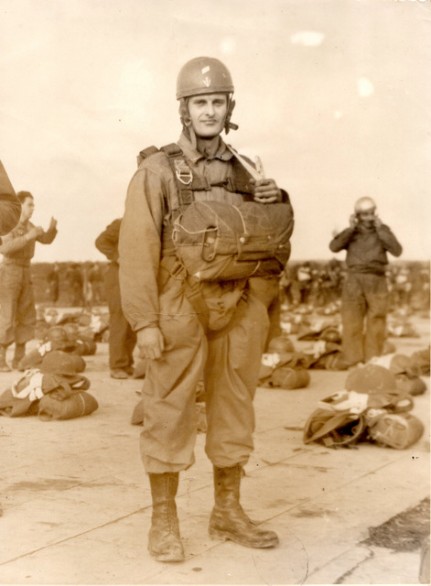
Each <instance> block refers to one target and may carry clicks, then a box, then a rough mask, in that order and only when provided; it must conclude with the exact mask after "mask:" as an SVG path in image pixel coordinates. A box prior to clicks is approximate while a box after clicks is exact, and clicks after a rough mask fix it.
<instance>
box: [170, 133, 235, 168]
mask: <svg viewBox="0 0 431 586" xmlns="http://www.w3.org/2000/svg"><path fill="white" fill-rule="evenodd" d="M178 146H179V147H180V148H181V150H182V151H183V153H184V156H185V157H186V159H188V160H189V161H190V162H191V163H193V164H196V163H197V162H198V161H201V160H203V159H206V158H207V157H206V156H205V155H203V154H202V153H200V152H199V151H197V150H196V149H195V148H194V147H193V145H192V143H191V142H190V140H189V139H188V138H187V136H186V135H185V134H184V132H182V133H181V136H180V138H179V140H178ZM232 157H233V153H232V152H231V151H230V150H229V149H228V148H227V146H226V145H225V143H224V142H223V140H222V138H221V137H219V147H218V149H217V151H216V153H215V155H214V157H212V158H214V159H219V160H221V161H230V160H231V159H232Z"/></svg>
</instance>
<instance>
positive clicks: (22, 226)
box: [0, 191, 57, 372]
mask: <svg viewBox="0 0 431 586" xmlns="http://www.w3.org/2000/svg"><path fill="white" fill-rule="evenodd" d="M17 197H18V199H19V201H20V202H21V217H20V221H19V223H18V225H17V227H16V228H15V229H14V230H12V232H10V233H9V234H7V235H6V236H5V237H4V238H3V243H2V245H1V246H0V253H1V254H3V263H2V265H1V267H0V271H1V278H0V371H2V372H5V371H6V372H7V371H9V370H10V368H9V366H8V365H7V363H6V350H7V347H8V346H9V345H10V344H12V342H15V355H14V358H13V361H12V367H13V368H17V367H18V363H19V361H20V360H21V358H22V357H23V356H24V354H25V345H26V342H28V341H29V340H31V339H32V338H33V337H34V328H35V324H36V309H35V305H34V296H33V285H32V281H31V269H30V261H31V259H32V258H33V256H34V250H35V243H36V242H41V243H42V244H51V242H52V241H53V240H54V238H55V236H56V234H57V220H55V219H54V218H51V222H50V224H49V228H48V230H47V231H46V232H45V231H44V229H43V228H42V227H41V226H35V225H34V224H32V223H31V222H30V218H31V216H32V215H33V211H34V199H33V196H32V194H31V193H30V192H28V191H20V192H19V193H18V194H17Z"/></svg>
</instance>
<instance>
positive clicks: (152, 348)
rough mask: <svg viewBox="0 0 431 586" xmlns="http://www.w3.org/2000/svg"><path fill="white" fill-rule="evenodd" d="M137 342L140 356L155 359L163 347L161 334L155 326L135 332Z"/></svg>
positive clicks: (159, 355)
mask: <svg viewBox="0 0 431 586" xmlns="http://www.w3.org/2000/svg"><path fill="white" fill-rule="evenodd" d="M136 335H137V344H138V348H139V352H140V355H141V357H142V358H149V359H150V360H157V359H158V358H160V357H161V355H162V353H163V350H164V349H165V343H164V340H163V334H162V332H161V331H160V329H159V328H158V327H156V326H154V327H148V328H144V329H143V330H139V331H138V332H137V334H136Z"/></svg>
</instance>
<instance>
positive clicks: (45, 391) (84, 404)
mask: <svg viewBox="0 0 431 586" xmlns="http://www.w3.org/2000/svg"><path fill="white" fill-rule="evenodd" d="M84 369H85V362H84V361H83V359H82V358H81V357H80V356H77V355H73V354H68V353H66V352H62V351H59V350H52V351H50V352H47V353H46V354H45V355H44V356H42V359H41V361H40V363H39V365H38V368H30V369H28V370H26V371H25V372H24V374H23V375H21V376H20V378H19V379H17V380H16V381H15V382H14V383H13V384H12V385H11V386H10V387H9V388H7V389H6V390H5V391H3V393H2V394H1V395H0V415H5V416H8V417H22V416H27V415H37V416H38V417H39V419H41V420H42V421H51V420H64V419H74V418H76V417H82V416H84V415H90V414H91V413H93V412H94V411H95V410H96V409H97V408H98V403H97V401H96V399H95V398H94V397H93V396H92V395H91V394H90V393H88V392H87V389H89V387H90V381H89V380H88V378H87V377H85V376H84V375H83V374H82V372H83V371H84Z"/></svg>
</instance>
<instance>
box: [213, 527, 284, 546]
mask: <svg viewBox="0 0 431 586" xmlns="http://www.w3.org/2000/svg"><path fill="white" fill-rule="evenodd" d="M209 536H210V537H211V539H214V540H221V541H234V542H235V543H238V544H239V545H243V546H244V547H251V548H253V549H269V548H271V547H276V546H277V545H278V544H279V540H278V538H277V539H273V540H272V541H268V542H266V543H265V542H260V543H259V544H257V543H256V542H255V541H247V540H245V539H241V538H240V537H238V535H235V534H234V533H230V532H228V531H220V530H219V529H210V530H209Z"/></svg>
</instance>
